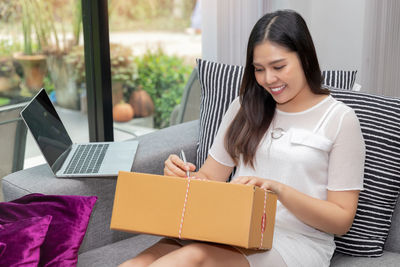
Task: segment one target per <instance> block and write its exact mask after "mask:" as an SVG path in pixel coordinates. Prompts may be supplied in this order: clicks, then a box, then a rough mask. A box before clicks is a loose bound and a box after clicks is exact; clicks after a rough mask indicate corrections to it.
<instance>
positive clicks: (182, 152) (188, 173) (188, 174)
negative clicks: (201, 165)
mask: <svg viewBox="0 0 400 267" xmlns="http://www.w3.org/2000/svg"><path fill="white" fill-rule="evenodd" d="M181 159H182V160H183V162H184V163H185V165H187V161H186V156H185V152H184V151H183V150H182V149H181ZM186 176H187V177H188V178H189V176H190V172H189V170H187V171H186Z"/></svg>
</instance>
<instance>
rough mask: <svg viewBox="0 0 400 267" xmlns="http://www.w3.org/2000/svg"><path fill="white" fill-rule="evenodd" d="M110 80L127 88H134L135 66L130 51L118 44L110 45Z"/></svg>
mask: <svg viewBox="0 0 400 267" xmlns="http://www.w3.org/2000/svg"><path fill="white" fill-rule="evenodd" d="M110 64H111V80H112V81H113V82H121V83H122V84H124V85H125V86H127V87H135V80H136V78H137V75H138V73H137V66H136V63H135V61H134V57H133V54H132V50H131V49H130V48H129V47H127V46H123V45H120V44H110Z"/></svg>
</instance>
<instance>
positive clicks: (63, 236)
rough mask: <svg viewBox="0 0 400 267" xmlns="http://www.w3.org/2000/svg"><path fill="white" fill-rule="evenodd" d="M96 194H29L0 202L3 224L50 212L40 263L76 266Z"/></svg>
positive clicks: (0, 222) (0, 214) (0, 221)
mask: <svg viewBox="0 0 400 267" xmlns="http://www.w3.org/2000/svg"><path fill="white" fill-rule="evenodd" d="M96 200H97V197H84V196H55V195H42V194H30V195H26V196H24V197H21V198H19V199H16V200H13V201H10V202H2V203H0V224H5V223H10V222H14V221H18V220H20V219H23V218H29V217H36V216H46V215H51V216H52V221H51V223H50V226H49V229H48V232H47V235H46V238H45V241H44V243H43V245H42V247H41V249H40V266H56V265H57V266H61V265H62V266H75V265H76V261H77V257H78V250H79V246H80V245H81V243H82V240H83V237H84V235H85V232H86V228H87V225H88V222H89V218H90V214H91V212H92V208H93V205H94V203H95V202H96Z"/></svg>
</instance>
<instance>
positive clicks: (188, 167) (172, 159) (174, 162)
mask: <svg viewBox="0 0 400 267" xmlns="http://www.w3.org/2000/svg"><path fill="white" fill-rule="evenodd" d="M195 170H196V166H195V165H194V164H192V163H190V162H187V163H186V164H185V162H183V160H182V159H180V158H179V157H178V156H177V155H175V154H171V155H169V157H168V158H167V160H166V161H165V162H164V175H168V176H179V177H186V176H187V175H186V171H189V176H193V174H192V173H191V172H194V171H195Z"/></svg>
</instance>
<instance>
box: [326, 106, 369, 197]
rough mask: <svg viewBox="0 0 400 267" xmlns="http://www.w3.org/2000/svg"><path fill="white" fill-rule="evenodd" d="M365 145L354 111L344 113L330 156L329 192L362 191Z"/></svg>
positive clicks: (349, 110)
mask: <svg viewBox="0 0 400 267" xmlns="http://www.w3.org/2000/svg"><path fill="white" fill-rule="evenodd" d="M364 161H365V143H364V138H363V136H362V133H361V128H360V123H359V121H358V118H357V116H356V114H355V113H354V111H353V110H352V109H348V110H347V112H346V113H344V115H343V117H342V119H341V123H340V124H339V130H338V133H337V135H336V138H335V141H334V144H333V147H332V150H331V152H330V156H329V170H328V187H327V189H328V190H331V191H344V190H362V189H363V177H364Z"/></svg>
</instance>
